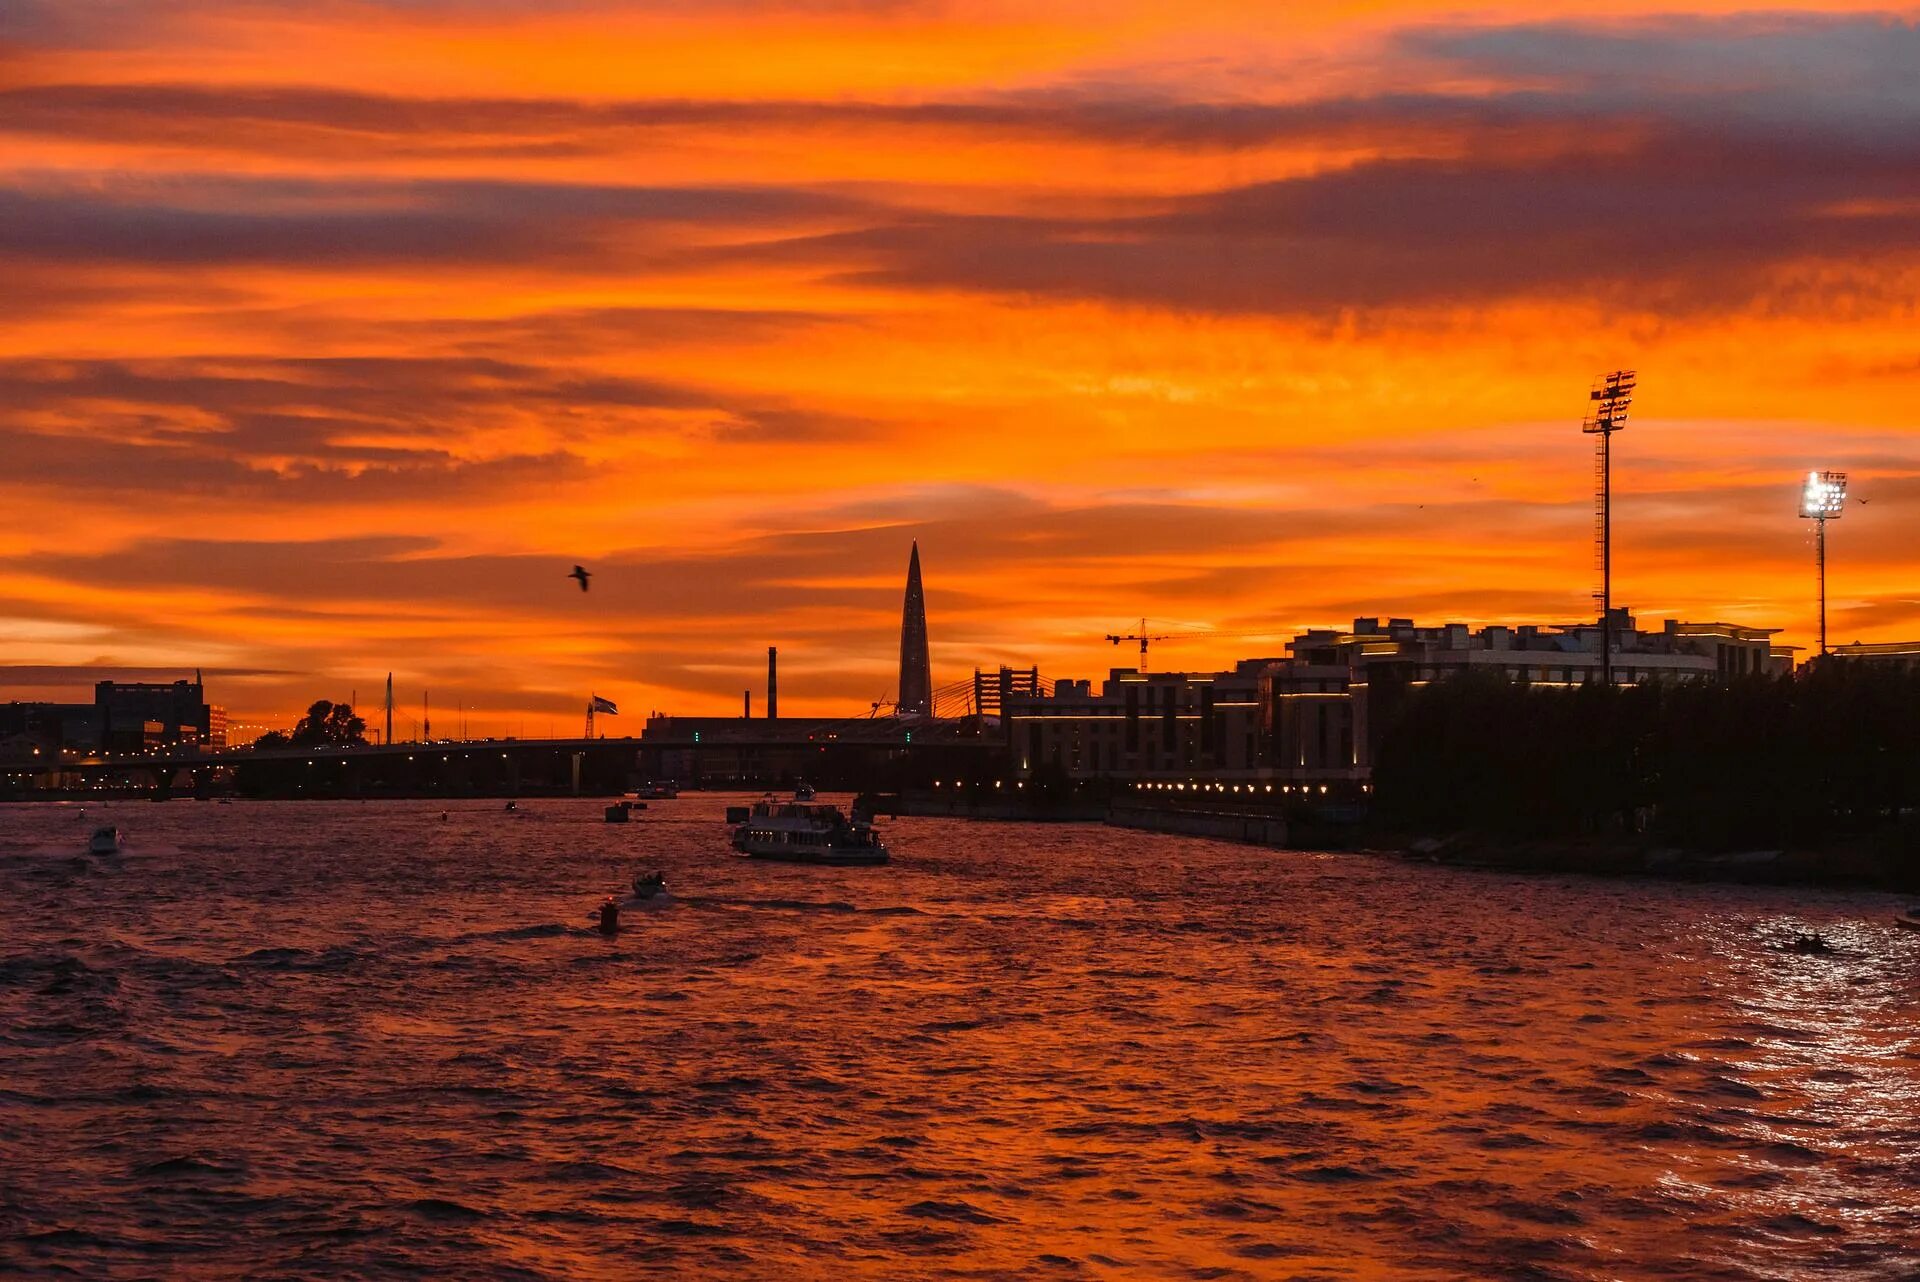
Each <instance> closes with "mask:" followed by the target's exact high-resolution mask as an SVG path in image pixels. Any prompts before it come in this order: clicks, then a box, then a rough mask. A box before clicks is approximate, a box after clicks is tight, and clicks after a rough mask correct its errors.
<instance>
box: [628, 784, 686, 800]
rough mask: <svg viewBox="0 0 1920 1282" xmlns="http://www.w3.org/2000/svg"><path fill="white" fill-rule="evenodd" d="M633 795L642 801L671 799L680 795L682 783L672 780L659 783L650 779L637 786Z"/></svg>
mask: <svg viewBox="0 0 1920 1282" xmlns="http://www.w3.org/2000/svg"><path fill="white" fill-rule="evenodd" d="M633 795H634V796H635V797H637V798H639V799H640V800H641V801H671V800H673V799H674V798H675V797H677V796H679V795H680V785H679V784H676V783H672V782H668V783H657V782H655V781H654V780H652V779H649V780H647V781H646V782H645V783H643V784H641V785H640V786H639V787H638V788H636V789H635V790H634V793H633Z"/></svg>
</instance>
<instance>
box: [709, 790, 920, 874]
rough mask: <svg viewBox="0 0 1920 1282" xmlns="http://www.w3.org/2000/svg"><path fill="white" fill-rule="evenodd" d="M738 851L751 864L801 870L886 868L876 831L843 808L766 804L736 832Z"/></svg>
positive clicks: (774, 802)
mask: <svg viewBox="0 0 1920 1282" xmlns="http://www.w3.org/2000/svg"><path fill="white" fill-rule="evenodd" d="M733 848H734V849H735V850H737V851H739V852H740V853H741V854H743V855H746V856H747V857H748V858H751V859H780V860H785V861H787V862H789V863H798V864H884V863H886V862H887V847H886V845H885V844H884V843H883V842H881V840H880V838H879V836H878V834H876V833H875V832H874V831H873V825H872V824H871V823H869V822H868V821H867V820H865V819H863V818H860V817H859V816H857V815H856V816H855V817H854V818H853V819H851V820H850V819H848V818H847V817H846V816H845V815H843V814H841V813H840V808H839V807H838V806H828V805H815V804H809V803H807V802H799V801H793V802H779V801H762V802H758V803H756V804H755V805H754V807H753V810H752V811H751V812H749V813H748V815H747V818H746V822H744V823H742V824H741V825H740V826H739V827H738V828H735V829H734V830H733Z"/></svg>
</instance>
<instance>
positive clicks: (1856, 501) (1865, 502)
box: [1854, 499, 1873, 507]
mask: <svg viewBox="0 0 1920 1282" xmlns="http://www.w3.org/2000/svg"><path fill="white" fill-rule="evenodd" d="M1854 502H1855V503H1858V504H1860V505H1861V506H1862V507H1865V506H1866V505H1867V504H1869V503H1871V502H1873V500H1872V499H1855V500H1854Z"/></svg>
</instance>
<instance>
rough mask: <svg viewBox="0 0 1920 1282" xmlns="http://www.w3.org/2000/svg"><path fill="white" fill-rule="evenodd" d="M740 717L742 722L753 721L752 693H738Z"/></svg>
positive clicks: (748, 691) (745, 691)
mask: <svg viewBox="0 0 1920 1282" xmlns="http://www.w3.org/2000/svg"><path fill="white" fill-rule="evenodd" d="M740 717H741V719H742V720H743V721H751V720H753V691H751V690H742V691H741V692H740Z"/></svg>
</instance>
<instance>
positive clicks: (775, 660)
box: [767, 645, 780, 721]
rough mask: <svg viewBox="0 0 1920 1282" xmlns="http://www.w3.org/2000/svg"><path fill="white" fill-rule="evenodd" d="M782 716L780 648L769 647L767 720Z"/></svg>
mask: <svg viewBox="0 0 1920 1282" xmlns="http://www.w3.org/2000/svg"><path fill="white" fill-rule="evenodd" d="M779 716H780V647H778V646H772V645H770V646H768V647H767V720H769V721H773V720H777V719H778V718H779Z"/></svg>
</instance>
